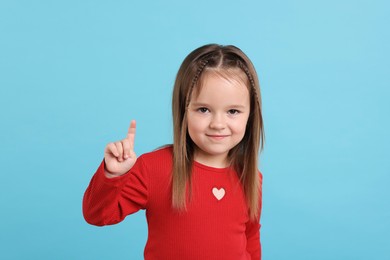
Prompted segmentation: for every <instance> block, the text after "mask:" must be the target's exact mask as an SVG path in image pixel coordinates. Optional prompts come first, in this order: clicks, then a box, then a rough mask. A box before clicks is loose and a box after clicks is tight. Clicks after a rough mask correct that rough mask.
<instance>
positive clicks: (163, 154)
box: [138, 145, 173, 164]
mask: <svg viewBox="0 0 390 260" xmlns="http://www.w3.org/2000/svg"><path fill="white" fill-rule="evenodd" d="M172 158H173V149H172V145H165V146H162V147H159V148H157V149H155V150H153V151H151V152H148V153H144V154H142V155H141V156H140V157H139V158H138V159H139V160H140V161H142V162H143V163H145V164H161V163H163V164H171V163H172Z"/></svg>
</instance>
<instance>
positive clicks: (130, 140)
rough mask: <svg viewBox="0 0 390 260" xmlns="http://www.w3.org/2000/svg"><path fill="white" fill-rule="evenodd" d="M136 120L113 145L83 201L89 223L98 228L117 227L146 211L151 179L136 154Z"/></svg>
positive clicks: (105, 152)
mask: <svg viewBox="0 0 390 260" xmlns="http://www.w3.org/2000/svg"><path fill="white" fill-rule="evenodd" d="M135 128H136V124H135V121H132V122H131V123H130V127H129V129H128V132H127V136H126V138H124V139H123V140H121V141H118V142H115V143H109V144H108V145H107V146H106V148H105V151H104V161H103V162H102V164H101V165H100V167H99V168H98V170H97V172H96V173H95V175H94V176H93V178H92V180H91V182H90V184H89V186H88V188H87V190H86V192H85V194H84V199H83V214H84V218H85V220H86V221H87V222H88V223H90V224H94V225H99V226H103V225H108V224H115V223H118V222H120V221H122V220H123V219H124V218H125V217H126V216H127V215H128V214H131V213H134V212H136V211H138V210H139V209H141V208H145V205H146V200H147V178H146V176H145V172H146V171H145V169H143V168H142V166H143V164H142V162H139V163H138V162H137V163H136V161H137V157H136V155H135V153H134V138H135Z"/></svg>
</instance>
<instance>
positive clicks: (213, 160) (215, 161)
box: [194, 151, 229, 168]
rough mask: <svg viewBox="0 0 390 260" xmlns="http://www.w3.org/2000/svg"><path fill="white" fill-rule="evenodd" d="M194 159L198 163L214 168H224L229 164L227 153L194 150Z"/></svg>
mask: <svg viewBox="0 0 390 260" xmlns="http://www.w3.org/2000/svg"><path fill="white" fill-rule="evenodd" d="M194 160H195V161H196V162H198V163H201V164H204V165H207V166H210V167H214V168H226V167H228V166H229V161H228V157H227V154H221V155H208V154H204V153H201V152H199V151H195V153H194Z"/></svg>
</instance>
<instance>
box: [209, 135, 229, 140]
mask: <svg viewBox="0 0 390 260" xmlns="http://www.w3.org/2000/svg"><path fill="white" fill-rule="evenodd" d="M206 136H207V137H210V138H212V139H216V140H222V139H224V138H226V137H228V136H229V135H206Z"/></svg>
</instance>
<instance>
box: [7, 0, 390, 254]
mask: <svg viewBox="0 0 390 260" xmlns="http://www.w3.org/2000/svg"><path fill="white" fill-rule="evenodd" d="M389 9H390V5H389V4H388V2H387V1H384V0H383V1H380V0H371V1H368V0H366V1H363V0H361V1H359V0H357V1H352V0H345V1H343V0H341V1H336V0H327V1H325V0H320V1H309V0H306V1H305V0H297V1H280V0H276V1H254V0H253V1H226V0H224V1H222V0H221V1H204V0H198V1H143V2H142V1H43V0H42V1H18V0H14V1H11V0H1V1H0V101H1V102H0V108H1V109H0V120H1V130H0V131H1V134H0V138H1V140H0V141H1V156H0V165H1V178H0V192H1V196H0V210H1V215H0V240H1V241H0V242H1V243H0V248H1V249H0V258H1V259H115V258H118V259H119V258H120V259H142V258H143V247H144V244H145V241H146V238H147V227H146V221H145V217H144V212H139V213H137V214H135V215H133V216H129V217H127V218H126V219H125V221H124V222H122V223H120V224H118V225H115V226H109V227H103V228H99V227H94V226H90V225H88V224H87V223H86V222H85V221H84V219H83V217H82V212H81V201H82V196H83V193H84V191H85V188H86V187H87V185H88V183H89V180H90V178H91V177H92V175H93V173H94V172H95V170H96V168H97V166H98V165H99V163H100V162H101V160H102V158H103V150H104V147H105V145H106V144H107V143H108V142H110V141H115V140H118V139H121V138H123V137H124V136H125V134H126V131H127V127H128V124H129V122H130V120H131V119H136V120H137V122H138V128H137V137H136V152H137V153H138V154H142V153H144V152H147V151H150V150H152V149H154V148H156V147H158V146H160V145H163V144H167V143H171V142H172V127H171V110H170V109H171V107H170V102H171V90H172V86H173V82H174V78H175V75H176V72H177V70H178V68H179V66H180V64H181V62H182V60H183V59H184V57H185V56H186V55H187V54H188V53H189V52H190V51H192V50H193V49H194V48H196V47H199V46H201V45H203V44H206V43H220V44H234V45H237V46H238V47H240V48H241V49H242V50H243V51H244V52H246V53H247V55H248V56H249V57H250V58H251V59H252V61H253V63H254V64H255V66H256V69H257V71H258V74H259V78H260V83H261V89H262V96H263V109H264V120H265V128H266V145H265V150H264V152H263V153H262V155H261V157H260V159H261V163H260V165H259V167H260V169H261V171H262V172H263V175H264V186H263V214H262V220H261V222H262V229H261V239H262V244H263V259H265V260H279V259H281V260H282V259H310V260H311V259H315V260H322V259H324V260H325V259H327V260H328V259H340V260H344V259H354V260H357V259H390V235H389V234H390V203H389V201H390V189H389V184H390V158H389V157H390V156H389V155H390V152H389V146H390V138H389V133H390V123H389V114H390V102H389V99H390V76H389V75H390V62H389V60H390V53H389V46H390V41H389V40H390V30H389V28H388V27H389V24H390V18H389V17H390V15H389Z"/></svg>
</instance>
